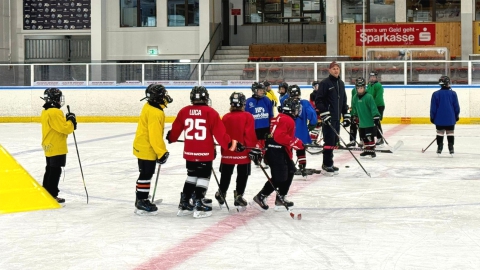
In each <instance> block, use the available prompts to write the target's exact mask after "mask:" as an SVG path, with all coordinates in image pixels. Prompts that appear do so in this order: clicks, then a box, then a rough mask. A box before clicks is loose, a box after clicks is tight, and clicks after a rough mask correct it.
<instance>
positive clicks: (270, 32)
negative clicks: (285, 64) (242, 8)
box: [252, 22, 327, 44]
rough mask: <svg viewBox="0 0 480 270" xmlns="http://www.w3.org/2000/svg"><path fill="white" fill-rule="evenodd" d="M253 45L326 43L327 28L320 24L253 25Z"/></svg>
mask: <svg viewBox="0 0 480 270" xmlns="http://www.w3.org/2000/svg"><path fill="white" fill-rule="evenodd" d="M252 27H253V31H252V35H253V36H252V41H253V42H252V43H254V44H272V43H325V42H326V33H327V28H326V26H325V24H320V23H312V24H305V23H295V22H292V23H286V24H263V23H262V24H260V23H257V24H252Z"/></svg>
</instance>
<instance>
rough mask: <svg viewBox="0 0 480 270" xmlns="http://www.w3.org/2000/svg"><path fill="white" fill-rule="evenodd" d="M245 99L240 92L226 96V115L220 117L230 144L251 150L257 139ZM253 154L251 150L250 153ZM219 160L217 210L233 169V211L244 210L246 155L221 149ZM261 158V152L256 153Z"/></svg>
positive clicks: (247, 159)
mask: <svg viewBox="0 0 480 270" xmlns="http://www.w3.org/2000/svg"><path fill="white" fill-rule="evenodd" d="M245 102H246V98H245V95H244V94H243V93H241V92H233V93H232V94H231V95H230V112H229V113H227V114H225V115H224V116H223V117H222V122H223V124H224V125H225V129H226V130H227V134H228V135H230V137H231V138H232V139H234V140H237V141H238V142H240V143H241V144H243V145H245V146H248V147H255V145H256V143H257V135H256V134H255V123H254V119H253V116H252V115H251V114H250V113H247V112H245ZM252 151H253V150H252ZM221 153H222V160H221V163H220V173H221V177H220V189H219V190H218V191H217V192H216V193H215V199H217V201H218V203H219V204H220V207H222V206H223V204H225V198H226V194H227V190H228V187H229V186H230V180H231V178H232V174H233V169H234V168H235V165H236V166H237V181H236V183H237V184H236V189H235V190H234V191H233V200H234V205H235V206H236V207H237V208H244V207H246V206H247V201H245V199H244V198H243V194H244V192H245V187H246V186H247V180H248V176H249V175H250V171H251V168H250V158H249V153H248V152H247V151H243V152H232V151H228V150H227V149H224V148H222V149H221ZM260 154H261V152H260Z"/></svg>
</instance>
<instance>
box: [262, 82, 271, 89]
mask: <svg viewBox="0 0 480 270" xmlns="http://www.w3.org/2000/svg"><path fill="white" fill-rule="evenodd" d="M263 85H265V88H267V87H268V86H270V85H272V84H271V83H270V82H269V81H267V80H265V81H263Z"/></svg>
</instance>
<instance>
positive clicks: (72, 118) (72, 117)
mask: <svg viewBox="0 0 480 270" xmlns="http://www.w3.org/2000/svg"><path fill="white" fill-rule="evenodd" d="M65 117H66V118H67V121H72V123H73V130H77V117H75V114H74V113H70V112H69V113H67V114H66V115H65Z"/></svg>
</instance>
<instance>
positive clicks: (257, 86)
mask: <svg viewBox="0 0 480 270" xmlns="http://www.w3.org/2000/svg"><path fill="white" fill-rule="evenodd" d="M258 90H264V91H265V85H264V84H263V83H254V84H252V92H253V95H254V96H256V97H258V96H259V95H258Z"/></svg>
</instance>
